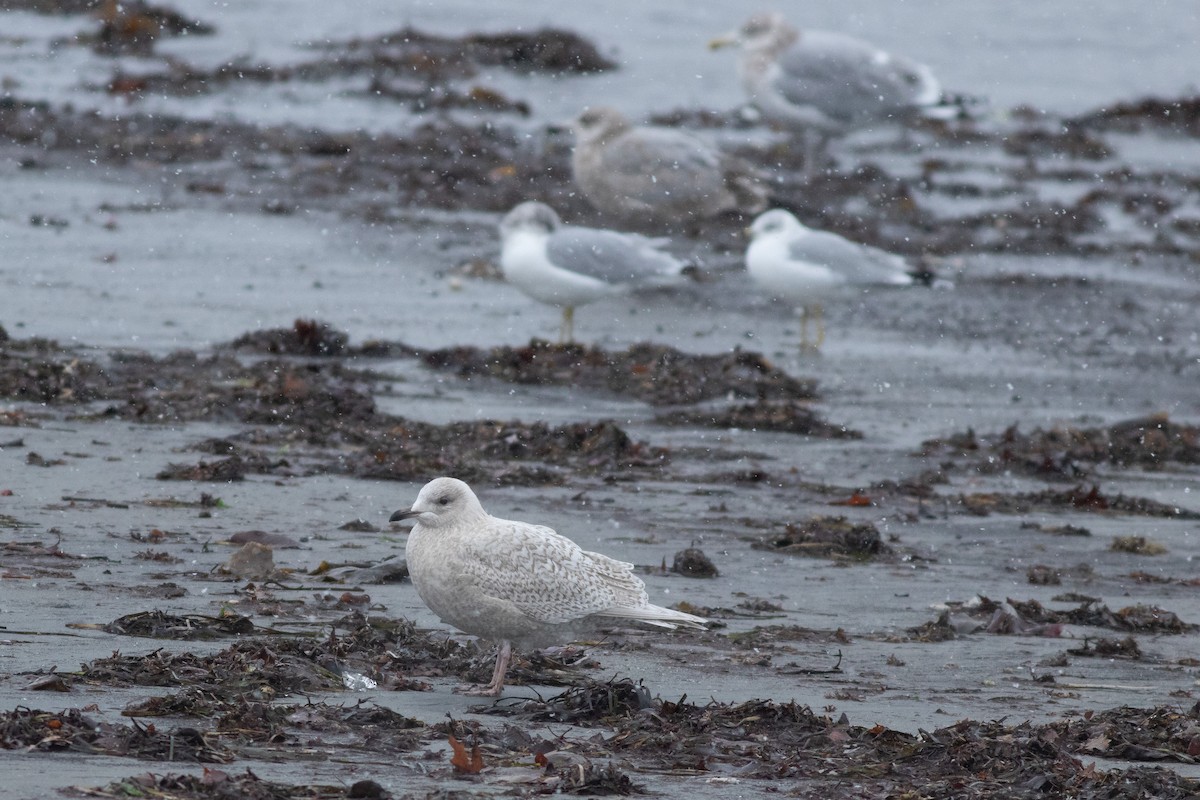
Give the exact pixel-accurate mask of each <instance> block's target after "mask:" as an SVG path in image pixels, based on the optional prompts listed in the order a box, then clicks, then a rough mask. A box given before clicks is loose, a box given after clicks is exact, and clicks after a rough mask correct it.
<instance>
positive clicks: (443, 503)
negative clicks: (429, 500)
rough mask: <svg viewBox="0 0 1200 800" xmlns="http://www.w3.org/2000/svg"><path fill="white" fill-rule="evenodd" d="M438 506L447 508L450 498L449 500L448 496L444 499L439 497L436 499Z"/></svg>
mask: <svg viewBox="0 0 1200 800" xmlns="http://www.w3.org/2000/svg"><path fill="white" fill-rule="evenodd" d="M438 505H439V506H448V505H450V498H449V496H446V497H439V498H438Z"/></svg>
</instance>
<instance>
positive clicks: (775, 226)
mask: <svg viewBox="0 0 1200 800" xmlns="http://www.w3.org/2000/svg"><path fill="white" fill-rule="evenodd" d="M806 230H808V228H806V227H804V223H802V222H800V220H798V219H796V217H795V215H794V214H792V212H790V211H784V210H783V209H782V208H774V209H771V210H770V211H767V212H765V213H763V214H759V215H758V216H757V217H755V219H754V222H753V223H752V224H751V225H750V227H749V228H748V229H747V232H748V233H749V234H750V238H751V239H752V240H753V239H758V238H761V237H764V236H781V235H783V236H787V235H794V234H797V233H803V232H804V231H806Z"/></svg>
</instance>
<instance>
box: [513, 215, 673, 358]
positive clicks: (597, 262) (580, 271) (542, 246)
mask: <svg viewBox="0 0 1200 800" xmlns="http://www.w3.org/2000/svg"><path fill="white" fill-rule="evenodd" d="M500 238H501V241H502V245H501V251H500V267H501V269H503V270H504V277H505V279H506V280H507V281H508V282H509V283H511V284H513V285H514V286H516V287H517V288H518V289H520V290H521V291H522V292H524V293H525V294H527V295H529V296H530V297H532V298H533V299H534V300H539V301H541V302H543V303H548V304H550V305H553V306H558V307H560V308H561V309H562V310H563V319H562V328H561V330H560V332H559V339H560V341H564V342H569V341H571V340H572V339H573V338H574V333H575V331H574V322H575V307H576V306H581V305H584V304H586V303H591V302H592V301H594V300H599V299H601V298H604V297H611V296H613V295H618V294H622V293H624V292H628V291H631V290H633V289H636V288H642V287H656V286H667V285H670V284H672V283H675V282H676V281H678V280H679V278H680V274H681V272H682V271H683V270H684V269H685V267H686V266H687V265H686V264H684V262H682V261H680V260H678V259H676V258H675V257H674V256H672V255H671V254H669V253H664V252H662V251H661V250H660V249H659V248H660V247H662V246H663V245H664V244H665V243H666V240H665V239H650V238H647V237H645V236H641V235H639V234H636V233H618V232H616V231H609V230H600V229H597V228H584V227H580V226H573V225H563V224H562V223H561V221H560V220H559V218H558V214H556V213H554V209H552V208H550V207H549V206H547V205H546V204H544V203H537V202H527V203H521V204H520V205H519V206H517V207H515V208H514V209H513V210H512V211H510V212H508V214H507V215H505V217H504V219H503V220H501V222H500Z"/></svg>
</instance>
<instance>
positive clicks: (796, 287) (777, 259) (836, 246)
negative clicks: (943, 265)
mask: <svg viewBox="0 0 1200 800" xmlns="http://www.w3.org/2000/svg"><path fill="white" fill-rule="evenodd" d="M748 233H749V235H750V245H749V247H747V248H746V270H747V271H748V272H749V273H750V278H751V279H752V280H753V281H754V282H755V283H757V284H758V285H759V286H760V287H762V288H763V289H764V290H766V292H767V293H768V294H770V295H771V296H772V297H776V298H779V299H782V300H790V301H792V302H797V303H800V309H801V311H800V347H801V348H802V349H806V350H815V349H818V348H820V346H821V343H822V342H823V341H824V340H825V322H824V309H823V307H822V305H821V302H822V301H823V300H824V299H826V298H827V297H829V296H831V295H833V294H835V293H837V292H839V291H842V290H852V291H858V292H867V291H870V290H871V289H873V288H880V287H888V286H900V287H902V286H913V285H915V284H925V285H927V286H928V285H933V286H950V285H951V284H950V283H949V281H944V280H938V279H935V278H934V276H933V275H932V274H931V273H929V272H928V271H923V270H917V269H913V268H912V267H911V266H910V265H909V264H908V262H907V261H905V260H904V259H903V258H902V257H900V256H897V255H893V254H892V253H888V252H886V251H884V250H879V249H878V248H875V247H870V246H868V245H865V244H858V243H856V242H852V241H850V240H849V239H844V238H842V237H841V236H838V235H837V234H836V233H830V232H828V231H818V230H814V229H812V228H809V227H808V226H806V225H804V224H803V223H802V222H800V220H798V219H796V217H795V216H794V215H793V214H791V213H790V212H787V211H784V210H783V209H779V208H777V209H773V210H771V211H768V212H766V213H765V214H762V215H760V216H759V217H758V218H757V219H755V220H754V224H752V225H751V226H750V229H749V231H748ZM810 319H812V320H814V321H815V325H816V341H815V342H810V341H809V338H808V324H809V320H810Z"/></svg>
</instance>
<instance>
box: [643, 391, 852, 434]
mask: <svg viewBox="0 0 1200 800" xmlns="http://www.w3.org/2000/svg"><path fill="white" fill-rule="evenodd" d="M655 422H657V423H659V424H660V425H699V426H703V427H708V428H721V429H725V430H729V429H739V430H746V431H776V432H780V433H795V434H798V435H802V436H814V437H817V438H821V439H861V438H862V433H861V432H860V431H856V430H853V429H851V428H847V427H846V426H845V425H834V424H831V423H829V422H826V421H825V420H824V419H823V418H822V417H821V415H820V414H818V413H817V412H816V411H814V410H813V409H812V408H810V407H809V406H807V405H805V404H803V403H801V402H798V401H795V400H782V401H774V402H772V401H766V400H760V401H757V402H755V403H750V404H744V405H737V406H729V407H726V408H720V409H713V410H699V409H696V410H691V409H680V410H677V411H672V412H670V413H667V414H660V415H659V416H658V417H656V418H655Z"/></svg>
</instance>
